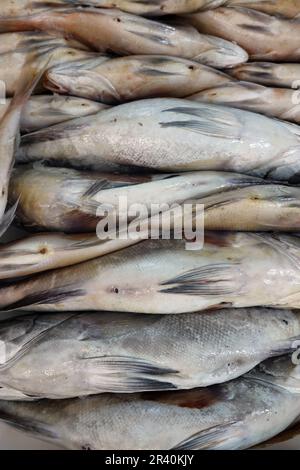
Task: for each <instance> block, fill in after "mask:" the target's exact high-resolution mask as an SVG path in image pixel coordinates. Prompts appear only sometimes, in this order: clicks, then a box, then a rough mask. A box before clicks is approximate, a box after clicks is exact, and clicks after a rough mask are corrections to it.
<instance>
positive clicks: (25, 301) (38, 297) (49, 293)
mask: <svg viewBox="0 0 300 470" xmlns="http://www.w3.org/2000/svg"><path fill="white" fill-rule="evenodd" d="M6 288H7V284H6V285H5V287H4V289H6ZM0 294H1V289H0ZM83 295H85V291H84V290H83V289H73V290H71V289H68V287H64V288H55V289H49V290H44V291H40V292H37V293H33V294H28V295H25V296H24V297H23V298H22V299H21V300H18V301H17V302H14V303H11V304H9V305H5V306H4V307H2V308H1V310H2V311H3V312H8V311H12V310H17V309H23V308H25V307H30V306H32V307H33V306H35V305H51V304H55V303H60V302H64V301H66V300H68V299H70V298H73V297H81V296H83Z"/></svg>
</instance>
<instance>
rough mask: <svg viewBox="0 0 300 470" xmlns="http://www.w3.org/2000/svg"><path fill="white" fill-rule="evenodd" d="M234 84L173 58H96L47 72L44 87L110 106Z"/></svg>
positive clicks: (217, 73)
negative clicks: (224, 84) (226, 83)
mask: <svg viewBox="0 0 300 470" xmlns="http://www.w3.org/2000/svg"><path fill="white" fill-rule="evenodd" d="M228 81H232V79H231V77H229V76H228V75H226V74H225V73H222V72H220V71H218V70H215V69H212V68H210V67H207V66H205V65H201V64H199V63H197V62H194V61H190V60H186V59H181V58H178V57H171V56H127V57H118V58H112V59H110V58H108V57H105V56H100V57H99V56H98V55H96V54H95V57H94V58H91V59H89V60H81V61H77V62H76V61H75V62H70V63H67V64H64V63H63V64H61V65H57V66H55V67H52V68H51V69H50V70H48V71H47V72H46V74H45V78H44V82H43V84H44V86H45V87H46V88H48V89H49V90H51V91H53V92H55V93H62V94H69V95H72V96H80V97H82V98H88V99H91V100H97V101H101V102H103V103H107V104H119V103H122V102H125V101H132V100H135V99H140V98H153V97H156V96H157V97H160V96H165V97H166V96H171V97H178V98H181V97H185V96H188V95H191V94H193V93H196V92H198V91H201V90H204V89H207V88H211V87H213V86H217V85H220V84H223V83H225V82H228Z"/></svg>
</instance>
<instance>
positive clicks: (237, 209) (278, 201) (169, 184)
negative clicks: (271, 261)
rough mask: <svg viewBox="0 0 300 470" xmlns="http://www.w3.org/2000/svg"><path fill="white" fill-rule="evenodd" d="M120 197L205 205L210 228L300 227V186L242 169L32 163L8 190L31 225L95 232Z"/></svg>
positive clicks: (24, 221) (19, 213) (15, 173)
mask: <svg viewBox="0 0 300 470" xmlns="http://www.w3.org/2000/svg"><path fill="white" fill-rule="evenodd" d="M170 176H172V177H170ZM121 197H126V198H127V201H128V207H130V206H131V205H132V204H135V203H138V202H140V201H143V203H144V204H145V206H146V207H147V208H148V210H149V211H150V210H151V213H152V215H154V213H155V210H154V206H152V207H151V204H159V205H160V206H159V207H161V205H162V204H168V205H169V206H172V204H174V203H177V204H182V203H184V202H195V203H198V204H204V206H205V214H204V215H205V227H206V229H207V230H209V229H213V230H242V231H244V230H254V231H265V230H266V231H271V230H278V231H300V188H299V187H297V186H287V185H283V184H278V183H271V182H269V181H267V182H266V181H265V180H262V179H260V178H255V177H249V176H245V175H241V174H237V173H226V172H209V171H201V172H191V173H189V172H185V173H179V174H176V173H175V174H172V175H170V174H156V175H151V174H147V175H145V174H141V175H138V174H136V175H134V174H109V173H95V172H87V171H76V170H71V169H68V168H54V167H47V166H45V165H41V164H33V165H22V166H20V167H18V168H16V169H15V170H14V171H13V174H12V180H11V185H10V190H9V201H10V203H11V205H13V204H14V203H15V202H16V201H19V204H18V209H17V216H18V219H19V221H20V222H21V223H22V225H23V226H25V227H26V228H27V229H34V230H36V229H39V230H51V231H63V232H67V233H72V232H73V233H80V232H95V230H96V226H97V223H98V221H99V218H97V217H96V211H97V209H98V208H99V207H100V206H105V205H109V206H111V205H113V206H114V207H115V210H116V211H117V212H118V214H119V204H118V203H119V201H120V198H121ZM237 214H238V215H237ZM124 216H126V214H124ZM2 250H3V248H2ZM2 253H3V251H2ZM16 255H17V254H16ZM0 276H1V269H0Z"/></svg>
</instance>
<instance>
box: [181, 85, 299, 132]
mask: <svg viewBox="0 0 300 470" xmlns="http://www.w3.org/2000/svg"><path fill="white" fill-rule="evenodd" d="M299 84H300V83H299ZM294 97H295V91H293V90H290V89H288V88H271V87H266V86H263V85H258V84H256V83H251V82H228V83H225V84H223V85H219V86H216V87H215V88H210V89H208V90H203V91H200V92H199V93H196V94H195V95H192V96H190V97H189V99H192V100H196V101H200V102H203V103H210V104H221V105H224V106H230V107H234V108H239V109H245V110H248V111H253V112H257V113H261V114H265V115H266V116H271V117H277V118H280V119H284V120H286V121H291V122H294V123H296V124H300V101H299V103H298V104H297V103H296V102H295V100H294Z"/></svg>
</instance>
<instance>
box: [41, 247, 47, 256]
mask: <svg viewBox="0 0 300 470" xmlns="http://www.w3.org/2000/svg"><path fill="white" fill-rule="evenodd" d="M47 253H48V250H47V248H46V247H44V248H41V249H40V254H41V255H46V254H47Z"/></svg>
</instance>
